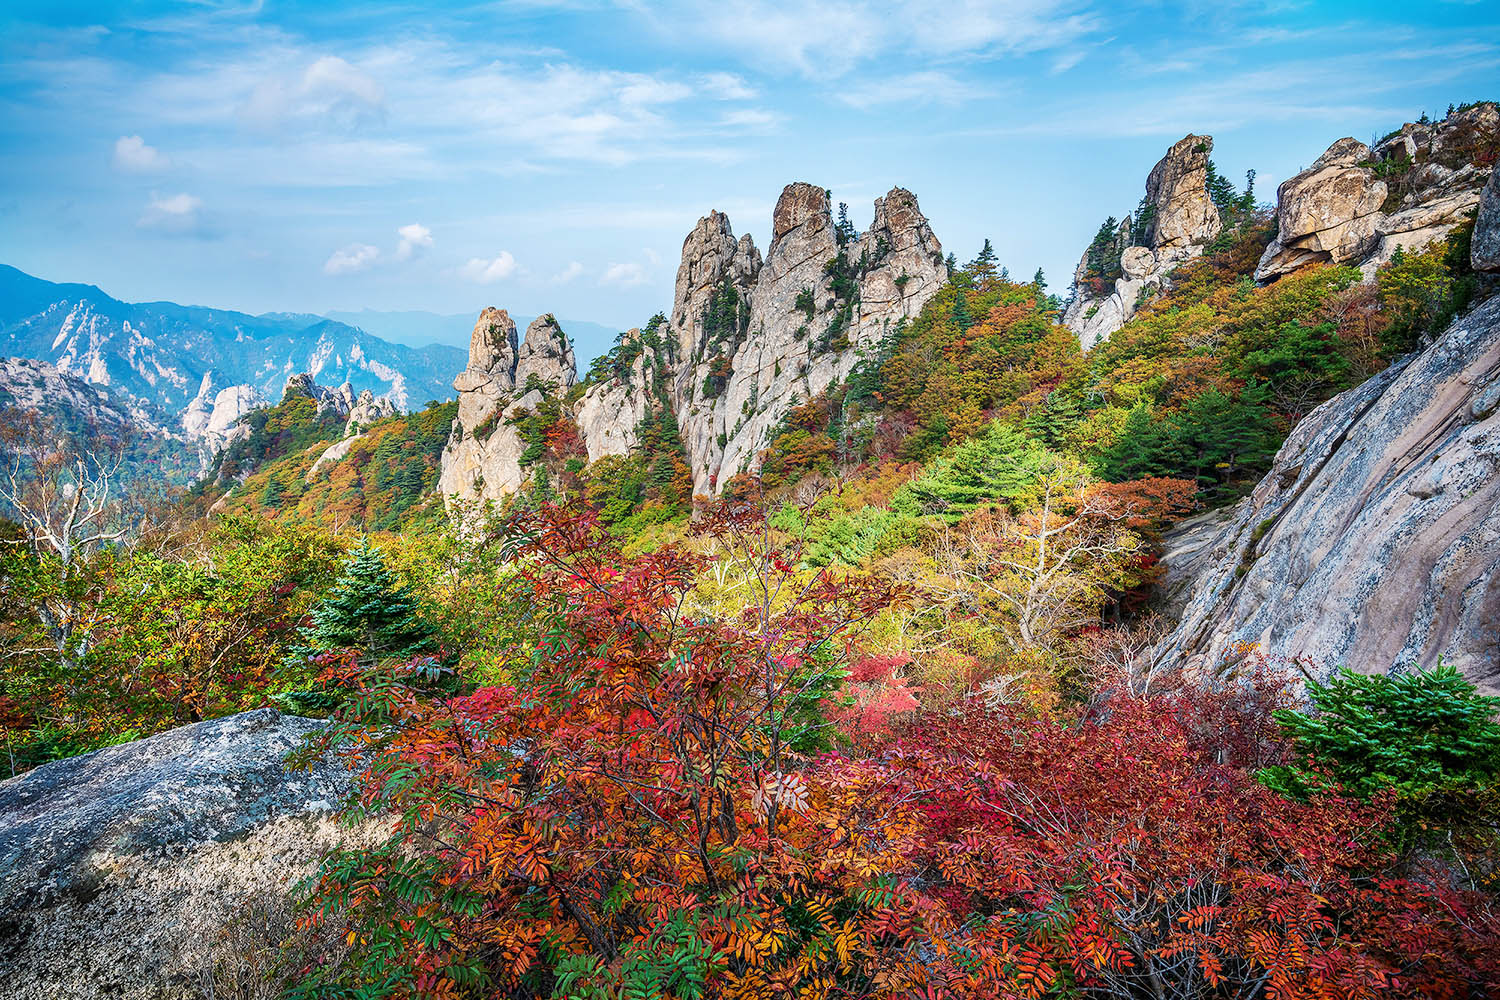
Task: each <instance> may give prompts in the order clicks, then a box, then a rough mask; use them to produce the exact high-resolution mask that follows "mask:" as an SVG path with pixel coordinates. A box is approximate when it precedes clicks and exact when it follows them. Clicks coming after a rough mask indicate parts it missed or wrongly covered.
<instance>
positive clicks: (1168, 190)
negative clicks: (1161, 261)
mask: <svg viewBox="0 0 1500 1000" xmlns="http://www.w3.org/2000/svg"><path fill="white" fill-rule="evenodd" d="M1213 148H1214V137H1213V136H1211V135H1185V136H1183V137H1182V138H1181V139H1178V140H1177V141H1176V142H1174V143H1173V144H1172V148H1171V149H1169V150H1167V155H1166V156H1163V157H1162V158H1161V159H1160V160H1158V161H1157V163H1156V166H1154V167H1152V168H1151V174H1150V175H1149V176H1148V177H1147V178H1146V200H1147V202H1148V203H1149V204H1150V205H1151V206H1152V215H1151V218H1150V220H1149V221H1148V222H1147V228H1146V232H1147V237H1146V242H1147V245H1148V246H1149V247H1150V249H1152V250H1161V249H1164V248H1171V249H1177V248H1182V247H1189V246H1201V245H1203V244H1206V243H1211V242H1212V241H1213V238H1214V237H1215V236H1218V235H1219V231H1220V229H1221V228H1223V227H1222V224H1221V223H1220V221H1219V210H1218V208H1216V207H1215V206H1214V203H1213V200H1212V199H1211V198H1210V197H1209V196H1208V157H1209V154H1210V153H1212V152H1213Z"/></svg>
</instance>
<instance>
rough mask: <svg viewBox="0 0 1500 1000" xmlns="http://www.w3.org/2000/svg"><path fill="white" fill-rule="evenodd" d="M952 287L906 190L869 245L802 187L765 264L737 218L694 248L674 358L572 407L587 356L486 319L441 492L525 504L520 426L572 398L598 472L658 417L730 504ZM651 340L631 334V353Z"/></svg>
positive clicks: (674, 320) (691, 242)
mask: <svg viewBox="0 0 1500 1000" xmlns="http://www.w3.org/2000/svg"><path fill="white" fill-rule="evenodd" d="M947 278H948V268H947V266H946V265H945V264H944V262H943V252H942V245H941V244H940V243H939V242H938V240H937V237H936V236H935V235H934V234H933V232H932V228H931V227H930V226H929V225H928V223H927V219H926V217H925V216H923V215H922V212H921V209H920V208H919V207H918V205H917V199H916V196H915V195H914V194H912V193H911V192H910V191H907V190H905V189H904V188H899V187H898V188H892V189H891V190H890V191H889V192H888V193H887V194H886V195H885V196H884V197H882V198H878V199H876V201H875V214H874V220H873V222H872V223H871V225H870V228H869V229H868V230H866V231H865V232H863V233H858V232H855V231H853V229H852V227H840V226H837V225H835V224H834V219H833V214H832V211H831V206H830V201H829V194H828V191H827V190H826V189H824V188H820V187H817V186H816V185H812V184H791V185H788V186H787V187H786V188H785V189H784V190H783V191H782V193H781V197H780V198H779V199H778V201H777V203H776V209H775V212H774V214H773V216H772V220H771V242H770V245H769V247H768V248H767V251H766V254H765V257H764V258H762V257H761V254H760V252H759V251H758V250H757V249H756V247H755V244H754V241H753V240H752V239H751V238H750V236H749V235H745V236H740V237H736V236H735V235H734V231H733V228H732V227H731V225H730V222H729V218H728V217H727V216H725V215H724V214H723V213H721V212H710V213H709V214H708V215H706V216H704V217H703V218H702V219H700V220H699V221H698V224H697V225H696V226H694V227H693V230H692V232H690V233H689V234H688V236H687V238H686V239H685V240H684V241H683V246H682V261H681V264H680V266H679V267H678V270H677V284H676V289H675V293H674V296H673V303H672V311H671V314H670V316H669V317H668V320H667V324H666V328H665V330H664V331H661V332H660V333H659V339H660V343H659V344H658V345H657V346H655V347H652V348H650V349H646V348H644V346H642V349H640V350H639V351H637V352H635V353H634V357H633V358H632V359H631V360H630V362H629V365H628V367H626V368H623V369H622V370H621V371H618V372H613V373H609V374H607V375H606V376H605V377H603V378H599V379H595V380H593V381H591V382H590V383H589V384H588V386H587V387H586V388H583V389H581V390H579V391H577V392H573V393H569V390H570V389H572V388H573V386H574V384H575V381H576V376H575V374H574V369H573V356H572V351H571V349H570V348H569V347H568V345H567V341H566V338H565V337H563V336H562V335H561V332H560V331H558V330H557V328H556V323H555V321H553V320H552V319H551V317H546V316H544V317H542V318H541V319H539V320H538V321H537V322H536V323H533V324H532V327H531V329H528V330H527V333H526V337H525V340H524V342H522V343H520V344H519V345H518V344H517V342H516V335H515V324H514V323H513V322H511V321H510V317H509V315H508V314H507V313H505V312H504V311H503V310H498V309H487V310H485V312H484V313H483V314H482V315H481V316H480V319H479V323H478V324H477V325H476V327H475V331H474V336H473V338H472V340H471V343H470V349H469V367H468V368H467V369H465V371H464V372H463V373H462V374H461V375H460V376H459V377H458V379H457V380H455V382H454V387H455V388H456V389H457V390H458V391H459V414H458V419H457V420H456V421H455V423H454V427H453V436H452V438H451V440H450V441H449V445H448V449H447V450H446V451H445V452H444V455H443V471H442V476H441V478H440V480H439V486H440V488H441V490H442V491H443V493H444V494H445V495H458V496H462V497H469V498H476V497H478V498H491V497H498V496H501V495H503V494H505V493H509V492H511V491H513V490H515V489H516V488H517V487H518V486H519V485H520V484H521V483H522V482H523V481H524V479H525V474H524V470H523V469H522V468H521V467H520V459H521V456H522V454H523V452H524V450H525V443H524V442H523V441H522V440H521V439H520V437H519V435H518V433H517V432H516V431H515V430H514V428H513V427H512V423H513V422H514V421H515V420H516V419H517V418H518V417H519V416H520V415H522V414H523V413H524V412H526V411H528V410H531V409H533V408H534V407H536V406H537V405H538V404H539V403H540V402H541V401H542V399H543V398H545V397H546V396H548V395H549V394H551V395H553V396H566V397H567V398H566V400H565V405H566V406H567V408H568V409H567V412H568V415H570V416H571V417H572V419H573V421H574V422H575V423H576V424H577V425H578V427H579V432H580V436H581V437H582V439H583V444H584V446H585V448H586V450H587V452H588V457H589V459H590V460H595V459H598V458H600V457H602V456H604V455H618V454H625V453H627V452H628V451H629V450H630V449H631V448H633V447H635V446H636V445H637V443H638V441H637V427H638V425H639V424H640V422H641V421H642V419H644V418H645V416H646V415H647V414H648V412H650V411H651V410H652V408H653V407H665V408H667V409H668V410H669V411H670V412H671V413H672V414H673V415H674V416H675V417H676V422H677V426H678V429H679V432H680V434H681V436H682V440H683V443H684V447H685V448H686V451H687V457H688V464H689V467H690V468H691V470H692V475H693V485H694V489H695V490H696V491H697V492H700V493H712V492H716V491H717V490H719V489H722V488H723V486H724V484H725V483H726V482H727V481H728V480H729V478H731V477H732V476H733V475H734V474H735V473H737V472H740V471H747V470H753V469H755V468H757V467H758V465H759V461H760V453H761V451H762V450H763V449H764V448H765V447H766V446H767V445H769V444H770V443H771V442H770V438H771V435H772V433H773V432H774V430H775V428H776V427H777V426H778V425H779V423H780V422H781V420H782V418H783V417H784V416H785V414H786V413H787V412H788V411H789V410H790V409H792V408H793V407H795V406H796V405H798V404H799V403H804V402H807V401H809V400H810V399H812V398H813V397H814V396H816V395H817V394H818V393H820V392H823V391H824V390H825V389H827V388H828V387H829V386H831V385H833V384H834V383H836V382H837V381H838V380H840V379H842V378H844V377H846V376H847V375H849V373H850V372H852V371H853V370H854V368H855V366H856V365H858V364H859V363H860V361H861V360H862V359H867V358H873V357H874V356H875V353H876V351H877V349H878V347H879V345H880V343H881V342H882V341H883V340H884V339H885V338H887V337H889V336H891V335H892V334H893V333H894V332H895V330H896V328H897V327H898V325H899V324H900V323H901V322H902V321H904V320H909V319H912V318H914V317H915V316H916V315H917V313H919V312H920V311H921V308H922V306H923V304H924V303H926V301H927V300H928V299H929V298H930V297H931V296H932V294H933V293H934V292H936V291H937V289H938V288H939V287H940V286H941V285H942V284H943V282H944V281H946V280H947ZM543 321H546V322H545V324H544V322H543ZM539 324H541V325H540V326H539ZM642 336H643V335H642V334H641V333H640V332H639V331H631V333H629V334H626V335H625V339H624V341H623V343H624V344H625V345H631V344H639V341H640V338H641V337H642ZM533 374H536V375H537V376H538V379H537V381H535V382H532V380H531V376H532V375H533ZM528 385H529V388H528Z"/></svg>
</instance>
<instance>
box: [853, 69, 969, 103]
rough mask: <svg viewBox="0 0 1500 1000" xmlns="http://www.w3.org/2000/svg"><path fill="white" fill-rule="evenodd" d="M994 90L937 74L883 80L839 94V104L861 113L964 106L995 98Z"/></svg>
mask: <svg viewBox="0 0 1500 1000" xmlns="http://www.w3.org/2000/svg"><path fill="white" fill-rule="evenodd" d="M995 94H996V91H995V90H994V89H993V88H991V87H983V86H980V85H978V84H974V83H969V82H967V81H965V80H960V79H958V78H956V77H954V76H952V75H951V74H949V73H944V72H941V71H938V70H923V71H920V72H916V73H905V74H902V75H900V76H883V77H880V78H879V79H874V80H870V81H868V82H865V83H860V84H856V85H854V86H852V87H848V88H844V89H842V90H840V92H839V95H838V96H839V100H841V101H843V102H844V103H845V104H848V105H850V106H852V107H856V108H859V109H861V110H863V109H865V108H871V107H875V106H877V105H883V104H903V105H913V104H962V103H963V102H965V101H971V100H976V99H979V98H984V97H994V96H995Z"/></svg>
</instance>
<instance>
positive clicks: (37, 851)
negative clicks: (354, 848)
mask: <svg viewBox="0 0 1500 1000" xmlns="http://www.w3.org/2000/svg"><path fill="white" fill-rule="evenodd" d="M321 725H322V723H320V722H317V721H314V720H311V719H299V718H294V717H291V716H283V715H280V714H278V713H277V712H276V711H275V710H273V709H260V710H258V711H254V712H247V713H245V714H243V715H236V716H231V717H229V718H224V719H217V720H214V721H212V722H202V723H198V724H197V725H192V726H184V727H182V728H180V729H174V730H172V731H170V732H166V733H162V734H161V735H159V736H154V737H152V738H150V739H145V740H139V741H137V742H134V743H127V744H124V745H121V746H116V747H109V748H106V749H104V750H98V751H95V752H94V753H90V754H85V755H83V756H81V757H74V758H71V759H69V760H61V761H55V762H53V763H50V764H44V765H42V766H41V767H39V768H37V769H35V770H34V771H30V772H28V773H26V774H23V775H21V776H20V777H16V778H12V779H10V780H9V781H5V782H0V993H3V995H5V996H8V997H32V998H37V1000H50V998H57V1000H62V998H67V1000H95V998H101V1000H102V998H105V997H110V998H120V1000H164V998H179V997H199V996H203V995H205V993H204V992H203V990H202V988H201V987H202V984H203V982H204V976H205V974H207V973H210V972H211V968H210V967H211V966H212V965H213V964H214V963H215V962H216V961H218V960H219V959H221V958H223V957H224V956H223V955H222V953H221V952H220V949H221V947H222V943H223V941H224V936H225V933H226V931H234V930H243V931H246V932H248V933H251V934H255V933H259V934H260V935H261V936H262V937H264V936H265V935H266V934H269V933H274V930H273V929H269V928H264V927H262V928H256V927H254V926H240V923H241V921H247V920H248V921H249V922H251V923H252V924H253V922H254V920H255V919H256V918H257V917H260V916H262V915H263V914H264V913H265V912H268V911H280V912H283V913H284V912H285V910H286V896H287V892H288V890H289V888H290V887H291V885H292V884H293V883H294V882H295V881H296V880H297V879H299V878H301V877H302V876H303V875H305V874H307V873H308V872H309V871H310V870H311V869H312V866H313V865H314V864H315V863H316V860H317V858H318V856H319V853H320V852H321V850H322V849H323V848H325V847H328V846H331V845H334V844H336V843H346V844H348V843H354V842H357V841H358V840H359V839H360V838H361V837H366V836H369V835H371V833H372V832H373V830H371V829H368V828H367V829H364V830H363V831H351V830H349V829H348V828H343V827H340V826H339V825H338V824H337V823H336V822H335V821H334V819H333V818H332V812H333V810H334V809H335V807H336V806H337V805H338V803H339V801H340V799H341V797H342V796H343V794H344V791H345V782H346V778H345V771H344V768H343V767H342V766H340V765H338V764H336V763H328V764H322V765H318V766H316V767H315V768H314V769H313V770H312V771H311V772H292V771H288V770H287V768H286V767H285V766H284V764H283V758H284V757H285V756H286V755H287V753H288V752H289V751H291V750H292V749H294V748H295V747H296V746H297V745H299V743H300V742H301V741H302V739H303V738H304V737H305V736H307V735H308V734H310V733H313V732H315V731H317V730H318V729H319V727H320V726H321ZM260 943H261V944H262V945H271V946H274V944H275V942H274V940H272V941H265V940H262V941H261V942H260ZM230 957H232V956H230Z"/></svg>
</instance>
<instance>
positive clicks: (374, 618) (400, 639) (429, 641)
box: [296, 538, 437, 660]
mask: <svg viewBox="0 0 1500 1000" xmlns="http://www.w3.org/2000/svg"><path fill="white" fill-rule="evenodd" d="M299 634H300V635H301V638H302V647H301V648H300V649H298V650H297V651H296V652H297V654H299V655H301V656H303V657H306V656H315V655H317V654H319V653H326V652H328V651H330V650H336V649H357V650H359V651H360V652H361V653H362V654H364V656H365V657H368V658H369V659H371V660H379V659H384V658H386V657H394V658H399V659H409V658H411V657H413V656H418V655H420V654H422V653H428V652H432V651H433V650H434V649H435V647H436V645H437V643H436V640H435V637H434V635H433V630H432V626H431V625H429V624H428V623H427V622H425V621H423V620H422V617H421V615H420V613H419V612H418V610H417V602H416V599H415V598H413V597H412V595H411V592H410V591H408V590H407V589H406V587H404V586H402V585H401V584H400V583H398V582H397V580H396V578H395V576H394V575H392V573H391V571H390V570H389V569H387V568H386V565H385V560H384V559H382V558H381V555H380V550H379V549H377V548H375V547H374V546H373V545H371V544H370V540H369V538H364V539H362V540H361V541H360V543H359V546H358V547H357V548H356V549H354V551H352V552H350V553H349V556H348V558H347V559H345V560H344V565H343V572H342V573H341V574H340V575H339V578H338V581H337V582H336V583H335V584H334V585H333V588H332V589H331V590H329V591H328V594H327V595H326V596H325V597H324V598H323V600H322V601H321V602H319V603H318V605H317V606H316V607H314V608H313V610H312V613H311V614H310V615H309V616H308V622H307V624H305V625H303V626H302V628H301V629H300V630H299Z"/></svg>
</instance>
